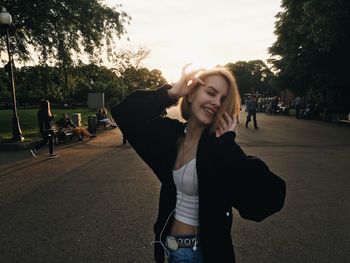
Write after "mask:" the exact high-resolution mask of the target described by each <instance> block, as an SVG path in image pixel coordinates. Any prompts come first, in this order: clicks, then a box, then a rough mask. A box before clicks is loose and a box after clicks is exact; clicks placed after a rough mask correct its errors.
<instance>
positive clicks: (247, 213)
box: [215, 132, 286, 221]
mask: <svg viewBox="0 0 350 263" xmlns="http://www.w3.org/2000/svg"><path fill="white" fill-rule="evenodd" d="M234 139H235V133H234V132H227V133H225V134H223V135H222V136H221V137H219V138H217V139H216V140H217V142H216V147H215V154H216V156H217V157H218V158H217V163H218V167H220V171H221V173H222V175H223V178H224V180H223V181H224V184H225V185H226V186H228V188H227V189H228V192H229V193H228V196H229V198H230V200H231V204H232V206H233V207H234V208H236V209H237V210H238V212H239V213H240V215H241V217H243V218H245V219H249V220H254V221H262V220H264V219H265V218H266V217H268V216H270V215H272V214H274V213H276V212H278V211H280V210H281V209H282V207H283V204H284V200H285V196H286V184H285V182H284V181H283V179H281V178H280V177H278V176H277V175H276V174H274V173H273V172H272V171H271V170H270V169H269V167H268V166H267V165H266V164H265V163H264V162H263V161H262V160H261V159H259V158H257V157H254V156H247V155H246V154H245V153H244V152H243V151H242V149H241V148H240V147H239V146H238V144H237V143H236V142H235V141H234Z"/></svg>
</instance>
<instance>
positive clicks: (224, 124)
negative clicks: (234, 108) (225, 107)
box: [216, 112, 237, 137]
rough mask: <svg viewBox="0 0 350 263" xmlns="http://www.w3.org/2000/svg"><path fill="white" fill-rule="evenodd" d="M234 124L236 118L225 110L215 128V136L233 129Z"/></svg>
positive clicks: (234, 127) (235, 123)
mask: <svg viewBox="0 0 350 263" xmlns="http://www.w3.org/2000/svg"><path fill="white" fill-rule="evenodd" d="M236 125H237V121H236V118H234V117H232V116H230V115H229V114H228V113H227V112H225V113H224V115H223V116H222V118H221V119H220V123H219V127H218V128H217V129H216V137H220V136H221V135H223V134H224V133H225V132H228V131H235V129H236Z"/></svg>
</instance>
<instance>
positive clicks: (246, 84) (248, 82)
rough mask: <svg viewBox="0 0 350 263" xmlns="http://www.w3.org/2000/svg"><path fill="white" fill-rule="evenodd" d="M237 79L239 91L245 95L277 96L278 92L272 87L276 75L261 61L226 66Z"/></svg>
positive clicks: (241, 62) (240, 62) (239, 62)
mask: <svg viewBox="0 0 350 263" xmlns="http://www.w3.org/2000/svg"><path fill="white" fill-rule="evenodd" d="M226 67H227V68H228V69H230V71H231V72H233V74H234V76H235V77H236V81H237V85H238V89H239V91H240V94H241V95H242V96H243V95H244V94H245V93H255V92H258V93H260V94H266V95H276V93H277V90H276V89H275V88H274V87H273V86H272V85H271V81H272V79H273V77H274V74H273V73H272V72H271V70H270V69H269V67H268V66H267V65H266V64H265V63H264V62H263V61H261V60H252V61H248V62H246V61H237V62H236V63H229V64H227V65H226Z"/></svg>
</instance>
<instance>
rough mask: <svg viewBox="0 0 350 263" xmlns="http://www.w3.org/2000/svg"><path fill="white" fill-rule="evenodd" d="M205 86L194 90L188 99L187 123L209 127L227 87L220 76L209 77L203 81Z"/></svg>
mask: <svg viewBox="0 0 350 263" xmlns="http://www.w3.org/2000/svg"><path fill="white" fill-rule="evenodd" d="M203 80H204V82H205V83H206V85H201V86H199V87H198V88H196V89H195V90H194V91H193V92H192V93H191V94H190V95H189V97H188V100H189V102H190V118H189V121H193V122H196V124H197V125H201V126H208V125H211V124H212V123H213V122H214V120H215V117H216V114H217V113H218V112H219V110H220V107H221V105H222V103H223V101H224V100H225V98H226V96H227V94H228V89H229V85H228V82H227V81H226V79H225V78H224V77H223V76H221V75H210V76H208V77H207V78H205V79H203Z"/></svg>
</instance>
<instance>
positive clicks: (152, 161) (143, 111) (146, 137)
mask: <svg viewBox="0 0 350 263" xmlns="http://www.w3.org/2000/svg"><path fill="white" fill-rule="evenodd" d="M167 88H168V87H166V86H163V87H161V88H159V89H157V90H137V91H135V92H133V93H131V94H130V95H129V96H127V97H126V98H125V99H124V100H123V101H122V102H121V103H120V104H118V105H117V106H115V107H113V108H112V109H111V113H112V116H113V118H114V120H115V121H116V123H117V124H118V126H119V128H120V130H121V131H122V133H123V136H124V137H125V138H126V139H127V140H128V142H129V143H130V144H131V146H132V147H133V148H134V149H135V150H136V152H137V153H138V155H139V156H140V157H141V158H142V159H143V160H144V161H145V162H146V163H147V164H148V165H149V166H150V167H151V169H152V170H153V171H154V172H155V174H156V175H157V176H158V178H159V179H160V180H161V181H162V178H160V176H161V175H160V173H159V170H161V166H162V165H169V164H168V163H166V160H165V156H168V155H169V154H168V152H169V147H175V146H176V145H175V142H174V140H175V141H176V138H175V135H174V134H176V132H174V130H175V131H176V130H178V129H179V127H181V125H180V123H179V121H177V120H173V119H169V118H163V117H161V116H160V115H161V113H162V112H163V111H164V110H165V108H166V107H169V106H172V105H173V104H175V103H176V102H177V100H174V99H171V98H169V96H168V92H167Z"/></svg>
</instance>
